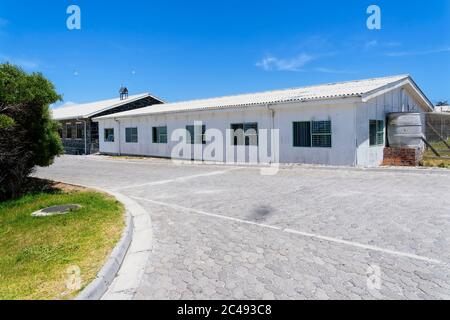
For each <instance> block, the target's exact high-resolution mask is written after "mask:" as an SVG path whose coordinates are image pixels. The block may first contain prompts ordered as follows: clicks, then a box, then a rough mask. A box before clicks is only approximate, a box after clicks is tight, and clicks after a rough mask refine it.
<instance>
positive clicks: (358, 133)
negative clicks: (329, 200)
mask: <svg viewBox="0 0 450 320" xmlns="http://www.w3.org/2000/svg"><path fill="white" fill-rule="evenodd" d="M271 108H272V109H274V110H275V113H274V118H273V119H272V113H271V111H270V110H269V109H268V107H266V106H257V107H245V108H236V109H222V110H214V111H201V112H190V113H176V114H161V115H152V116H140V117H135V118H126V119H124V118H122V119H120V128H119V122H117V121H115V120H111V119H109V120H101V121H100V123H99V130H100V152H102V153H110V154H119V153H120V154H127V155H144V156H157V157H171V150H172V149H173V148H174V146H175V145H176V144H178V142H175V141H171V135H172V132H173V131H174V130H176V129H185V127H186V125H193V124H194V122H195V121H202V122H203V124H204V125H206V129H207V130H208V129H218V130H220V131H221V132H222V134H223V135H224V136H226V130H227V129H230V125H231V124H232V123H242V122H257V123H258V129H259V130H261V129H268V130H270V129H271V128H272V126H274V128H276V129H279V130H280V139H279V161H280V163H306V164H322V165H347V166H356V165H357V166H379V165H381V163H382V162H383V149H384V146H375V147H371V146H369V121H370V120H383V121H384V122H385V127H386V125H387V123H386V117H387V114H388V113H391V112H401V111H416V112H419V111H421V109H420V107H419V103H418V102H417V100H416V99H415V98H413V95H412V94H411V93H410V92H408V90H407V89H403V88H398V89H395V90H392V91H389V92H388V93H386V94H384V95H381V96H378V97H376V98H374V99H372V100H370V101H368V102H367V103H356V101H355V100H352V99H341V100H334V101H329V102H328V104H327V103H325V102H323V103H320V102H309V103H301V102H298V103H292V104H282V105H275V106H271ZM323 120H331V123H332V148H298V147H294V146H293V122H296V121H323ZM158 126H167V133H168V143H167V144H154V143H152V127H158ZM127 127H137V128H138V132H139V142H138V143H125V128H127ZM105 128H114V131H115V141H114V142H113V143H109V142H105V141H104V137H103V134H104V129H105ZM119 132H120V149H119V137H118V135H119ZM189 147H192V146H190V145H189ZM199 147H200V148H205V146H199ZM226 148H227V145H224V146H223V149H222V154H223V157H221V159H217V158H211V157H208V156H206V157H205V158H204V159H203V160H210V161H225V154H226ZM228 148H232V149H234V153H235V154H236V153H238V152H239V151H242V150H244V151H243V152H246V150H248V149H253V150H257V147H252V146H250V147H245V146H238V147H232V146H231V143H230V144H228ZM260 148H261V144H260ZM267 154H268V155H271V149H270V148H269V150H268V152H267ZM269 160H270V159H268V160H267V161H269ZM267 161H262V162H267Z"/></svg>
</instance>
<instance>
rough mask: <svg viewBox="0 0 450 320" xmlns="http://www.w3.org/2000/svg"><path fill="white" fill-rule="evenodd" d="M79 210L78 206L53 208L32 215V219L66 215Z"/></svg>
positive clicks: (68, 205) (70, 205)
mask: <svg viewBox="0 0 450 320" xmlns="http://www.w3.org/2000/svg"><path fill="white" fill-rule="evenodd" d="M79 209H81V206H80V205H79V204H67V205H62V206H53V207H49V208H45V209H42V210H39V211H36V212H34V213H33V214H32V216H33V217H50V216H56V215H62V214H68V213H70V212H72V211H76V210H79Z"/></svg>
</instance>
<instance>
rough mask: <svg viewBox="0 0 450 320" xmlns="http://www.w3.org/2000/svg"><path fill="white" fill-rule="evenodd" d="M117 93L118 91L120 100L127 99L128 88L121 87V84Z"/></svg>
mask: <svg viewBox="0 0 450 320" xmlns="http://www.w3.org/2000/svg"><path fill="white" fill-rule="evenodd" d="M119 93H120V100H126V99H128V89H127V87H123V86H122V87H120V90H119Z"/></svg>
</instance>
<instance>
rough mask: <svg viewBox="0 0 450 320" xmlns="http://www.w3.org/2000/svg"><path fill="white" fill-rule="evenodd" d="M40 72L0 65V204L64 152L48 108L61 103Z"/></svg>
mask: <svg viewBox="0 0 450 320" xmlns="http://www.w3.org/2000/svg"><path fill="white" fill-rule="evenodd" d="M60 99H61V96H60V95H58V94H57V93H56V91H55V87H54V85H53V84H52V83H51V82H50V81H49V80H47V79H46V78H45V77H44V76H43V75H42V74H41V73H32V74H27V73H25V72H24V71H23V70H22V69H20V68H19V67H16V66H13V65H11V64H8V63H6V64H0V201H2V200H5V199H8V198H11V197H16V196H18V195H19V194H20V190H21V189H22V187H23V184H24V183H25V182H26V179H27V177H28V175H29V174H30V173H31V172H32V171H33V168H34V167H35V166H49V165H50V164H52V162H53V160H54V158H55V156H57V155H60V154H61V153H62V151H63V148H62V143H61V139H60V138H59V135H58V131H57V130H58V124H57V123H56V122H55V121H53V120H52V118H51V114H50V110H49V105H50V104H52V103H55V102H56V101H58V100H60Z"/></svg>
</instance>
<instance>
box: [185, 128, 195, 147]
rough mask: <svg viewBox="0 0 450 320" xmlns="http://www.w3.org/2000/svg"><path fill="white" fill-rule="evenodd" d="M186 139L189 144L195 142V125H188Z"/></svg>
mask: <svg viewBox="0 0 450 320" xmlns="http://www.w3.org/2000/svg"><path fill="white" fill-rule="evenodd" d="M186 135H187V136H186V141H187V143H188V144H194V139H195V133H194V126H186Z"/></svg>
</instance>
